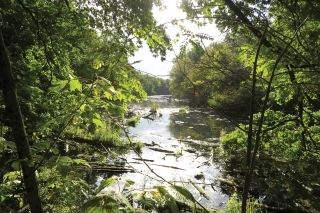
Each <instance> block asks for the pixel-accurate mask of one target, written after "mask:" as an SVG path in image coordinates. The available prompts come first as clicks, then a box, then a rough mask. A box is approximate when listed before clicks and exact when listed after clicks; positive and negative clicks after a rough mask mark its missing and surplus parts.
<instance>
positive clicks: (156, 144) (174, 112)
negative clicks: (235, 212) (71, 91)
mask: <svg viewBox="0 0 320 213" xmlns="http://www.w3.org/2000/svg"><path fill="white" fill-rule="evenodd" d="M154 103H157V104H159V106H160V108H159V110H158V112H160V113H161V116H160V117H156V118H155V119H154V120H150V119H147V118H141V120H140V122H139V124H138V125H137V126H136V127H130V128H129V132H130V136H131V138H132V140H133V142H142V143H144V144H146V146H145V147H144V148H143V149H142V153H141V157H142V158H143V159H144V160H145V162H146V163H147V164H148V166H149V168H148V167H147V166H146V165H145V164H144V163H143V162H142V161H141V159H140V158H139V156H138V155H137V154H136V153H135V152H134V151H130V152H129V153H128V154H126V155H124V156H122V157H123V158H124V159H125V160H126V163H127V164H129V165H130V167H133V168H134V170H135V171H136V172H130V173H124V174H119V176H120V177H121V178H122V179H123V180H126V179H130V180H132V181H134V182H135V185H134V187H135V188H136V189H139V190H142V189H149V188H151V187H153V186H155V185H168V184H167V183H165V181H164V180H162V179H161V178H163V179H165V180H166V181H170V182H175V183H177V184H179V185H183V186H185V187H186V188H188V189H189V191H190V192H192V193H193V195H194V197H195V198H196V199H197V200H198V201H199V202H201V203H203V204H205V205H206V206H208V207H210V208H214V209H223V208H224V207H225V203H226V202H227V200H228V199H229V196H228V195H226V194H225V193H223V192H222V191H221V190H220V188H219V187H218V186H215V185H213V184H212V183H214V180H215V177H219V176H220V175H221V173H220V170H221V168H222V165H221V162H219V160H218V159H217V157H216V154H215V147H216V146H218V143H219V137H220V132H221V131H226V130H227V129H230V128H232V127H231V124H230V123H229V122H228V121H227V120H224V119H223V118H219V117H218V116H216V115H214V114H211V113H210V112H208V111H207V110H205V109H199V108H196V109H192V110H188V111H187V112H186V113H181V112H179V108H180V106H182V105H183V103H181V102H175V101H172V100H171V97H170V96H153V97H149V99H148V101H145V102H144V103H142V104H139V105H134V106H132V108H133V109H132V110H133V111H135V112H138V111H139V112H140V113H141V114H147V113H148V110H149V109H150V108H149V107H150V104H154ZM150 168H151V169H152V170H153V171H151V170H150ZM159 176H161V178H159ZM100 180H101V178H100ZM190 181H191V182H193V183H194V184H197V185H198V186H199V187H201V188H202V189H203V190H204V191H205V192H206V194H207V195H208V196H209V197H210V200H207V199H205V198H203V196H200V193H199V191H198V190H197V189H196V188H195V187H194V186H193V185H192V184H191V183H190ZM117 187H118V186H117ZM131 190H134V189H131Z"/></svg>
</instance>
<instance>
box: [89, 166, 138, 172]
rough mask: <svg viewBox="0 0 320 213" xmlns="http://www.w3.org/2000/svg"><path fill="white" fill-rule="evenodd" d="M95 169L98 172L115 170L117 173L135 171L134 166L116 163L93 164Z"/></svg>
mask: <svg viewBox="0 0 320 213" xmlns="http://www.w3.org/2000/svg"><path fill="white" fill-rule="evenodd" d="M92 170H93V171H97V172H115V173H126V172H134V170H133V169H132V168H128V167H123V166H116V165H101V166H99V165H93V166H92Z"/></svg>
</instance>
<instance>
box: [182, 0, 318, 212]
mask: <svg viewBox="0 0 320 213" xmlns="http://www.w3.org/2000/svg"><path fill="white" fill-rule="evenodd" d="M181 7H182V8H183V9H184V11H186V12H187V14H188V17H189V18H192V19H196V18H201V19H200V20H201V23H200V24H203V21H202V20H205V22H207V23H208V22H212V21H213V20H214V21H215V23H216V25H217V26H218V28H219V29H220V30H221V31H224V32H228V36H229V37H230V39H233V40H235V41H236V40H237V39H239V38H242V39H241V43H238V44H239V45H238V48H237V50H238V53H237V56H236V58H237V59H238V60H240V61H241V62H242V66H243V67H246V68H247V69H249V70H250V84H249V86H250V89H249V91H250V101H249V102H248V105H247V106H248V109H249V112H250V113H249V120H248V123H247V124H243V125H240V126H238V129H237V130H236V131H235V132H233V133H231V134H230V135H227V136H226V137H225V138H224V140H223V142H224V145H225V148H230V149H231V150H232V149H242V148H243V149H245V150H246V164H245V165H244V168H243V171H244V173H245V184H244V190H243V201H242V210H241V212H243V213H244V212H246V202H247V195H248V190H249V187H250V183H251V180H252V176H253V174H254V165H255V161H256V156H257V154H258V151H263V152H268V153H270V155H273V156H281V157H286V158H290V159H292V158H294V159H297V158H299V159H301V158H302V159H303V158H313V159H315V160H318V159H319V142H318V141H319V138H318V135H319V125H320V123H319V109H320V108H319V106H320V105H319V100H318V99H319V94H320V91H319V88H320V87H319V80H320V79H319V75H318V73H319V72H318V69H319V54H318V49H319V36H320V28H319V21H320V16H319V8H320V5H319V2H318V1H303V0H295V1H289V0H281V1H262V0H261V1H259V0H258V1H251V0H246V1H234V0H208V1H202V0H201V1H197V0H195V1H193V0H184V1H182V3H181ZM215 53H216V54H218V52H215ZM233 61H234V60H233ZM186 64H187V63H186ZM188 65H189V64H188ZM190 69H194V67H193V66H191V67H190ZM190 69H189V70H190ZM186 74H189V73H186ZM227 84H228V82H226V83H225V85H226V86H227ZM189 85H190V84H189ZM261 93H262V94H261ZM261 96H262V101H260V100H259V98H260V97H261ZM257 97H258V100H256V98H257ZM257 108H258V112H255V110H256V109H257Z"/></svg>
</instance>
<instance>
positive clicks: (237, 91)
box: [170, 41, 261, 116]
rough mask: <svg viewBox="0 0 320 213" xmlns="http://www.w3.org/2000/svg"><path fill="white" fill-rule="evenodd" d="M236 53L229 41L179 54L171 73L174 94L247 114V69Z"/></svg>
mask: <svg viewBox="0 0 320 213" xmlns="http://www.w3.org/2000/svg"><path fill="white" fill-rule="evenodd" d="M238 56H239V50H238V49H237V47H236V46H234V45H233V43H232V42H231V41H229V42H227V41H225V42H214V43H212V44H211V45H210V46H208V47H206V48H204V49H200V51H199V47H194V48H193V49H191V50H189V51H187V52H186V53H185V54H180V57H179V58H178V59H177V60H176V63H175V64H174V66H173V68H172V70H171V73H170V75H171V79H172V81H171V84H170V90H171V92H172V94H173V96H174V97H176V98H180V99H186V100H188V101H189V102H190V103H191V104H200V105H203V106H208V105H209V106H210V107H211V108H212V109H215V110H216V111H219V112H221V113H222V112H223V113H225V114H228V115H238V116H239V115H248V114H249V111H248V110H247V109H248V108H247V103H248V102H249V101H250V92H249V91H250V75H249V74H250V69H248V68H247V67H246V66H245V64H244V63H243V62H242V60H240V59H239V57H238ZM256 99H257V100H258V101H259V99H261V97H260V98H258V97H257V98H256Z"/></svg>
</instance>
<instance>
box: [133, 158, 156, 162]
mask: <svg viewBox="0 0 320 213" xmlns="http://www.w3.org/2000/svg"><path fill="white" fill-rule="evenodd" d="M132 159H133V160H141V161H146V162H154V160H150V159H145V158H132Z"/></svg>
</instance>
